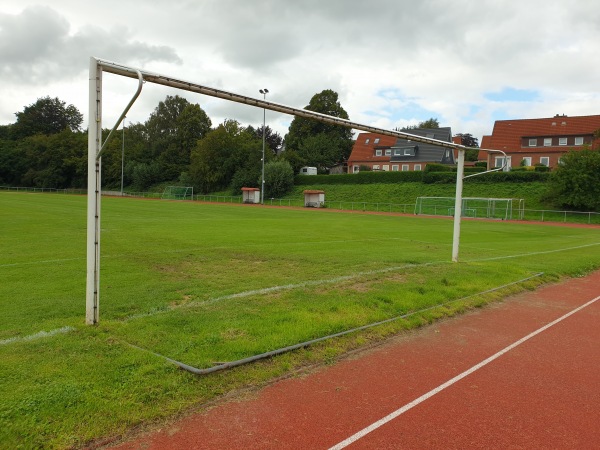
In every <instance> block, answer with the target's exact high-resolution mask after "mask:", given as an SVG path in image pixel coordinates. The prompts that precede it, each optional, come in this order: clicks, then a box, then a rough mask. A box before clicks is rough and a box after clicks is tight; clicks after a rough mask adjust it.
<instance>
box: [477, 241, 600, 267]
mask: <svg viewBox="0 0 600 450" xmlns="http://www.w3.org/2000/svg"><path fill="white" fill-rule="evenodd" d="M596 245H600V242H594V243H593V244H585V245H577V246H575V247H567V248H559V249H555V250H544V251H542V252H531V253H517V254H516V255H505V256H494V257H492V258H478V259H469V260H468V262H484V261H498V260H501V259H511V258H521V257H524V256H535V255H547V254H550V253H559V252H565V251H569V250H579V249H582V248H589V247H595V246H596Z"/></svg>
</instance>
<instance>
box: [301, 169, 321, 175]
mask: <svg viewBox="0 0 600 450" xmlns="http://www.w3.org/2000/svg"><path fill="white" fill-rule="evenodd" d="M316 174H317V168H316V167H302V168H301V169H300V175H316Z"/></svg>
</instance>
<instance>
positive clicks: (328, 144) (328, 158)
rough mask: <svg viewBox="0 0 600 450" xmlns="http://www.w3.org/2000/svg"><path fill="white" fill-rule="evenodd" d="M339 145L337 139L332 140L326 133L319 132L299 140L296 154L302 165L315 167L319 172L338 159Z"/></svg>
mask: <svg viewBox="0 0 600 450" xmlns="http://www.w3.org/2000/svg"><path fill="white" fill-rule="evenodd" d="M339 146H340V142H339V141H338V140H332V139H331V138H330V136H329V135H328V134H326V133H319V134H316V135H314V136H309V137H307V138H306V139H304V140H303V141H302V142H301V144H300V148H299V149H298V156H300V158H301V159H302V161H303V162H304V165H306V166H311V167H316V168H317V169H318V171H319V172H321V173H324V172H326V170H327V169H328V168H330V167H332V166H333V165H334V164H336V163H337V162H339V161H340V159H339V158H340V154H341V153H342V149H340V147H339Z"/></svg>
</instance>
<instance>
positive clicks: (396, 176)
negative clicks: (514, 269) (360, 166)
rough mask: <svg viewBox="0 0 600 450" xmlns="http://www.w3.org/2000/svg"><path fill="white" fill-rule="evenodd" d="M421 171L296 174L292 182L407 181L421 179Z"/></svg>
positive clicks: (309, 183) (302, 183)
mask: <svg viewBox="0 0 600 450" xmlns="http://www.w3.org/2000/svg"><path fill="white" fill-rule="evenodd" d="M422 176H423V172H420V171H416V172H359V173H354V174H343V175H342V174H340V175H296V177H295V178H294V184H295V185H296V186H302V185H313V184H314V185H317V184H319V185H321V184H372V183H383V184H392V183H401V182H403V181H404V182H407V181H421V178H422Z"/></svg>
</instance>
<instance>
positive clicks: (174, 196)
mask: <svg viewBox="0 0 600 450" xmlns="http://www.w3.org/2000/svg"><path fill="white" fill-rule="evenodd" d="M160 198H161V199H162V200H194V187H193V186H167V187H166V188H165V190H164V191H163V193H162V195H161V196H160Z"/></svg>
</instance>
